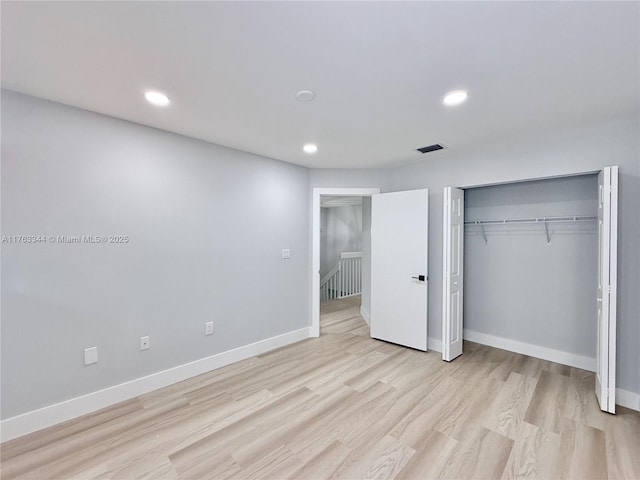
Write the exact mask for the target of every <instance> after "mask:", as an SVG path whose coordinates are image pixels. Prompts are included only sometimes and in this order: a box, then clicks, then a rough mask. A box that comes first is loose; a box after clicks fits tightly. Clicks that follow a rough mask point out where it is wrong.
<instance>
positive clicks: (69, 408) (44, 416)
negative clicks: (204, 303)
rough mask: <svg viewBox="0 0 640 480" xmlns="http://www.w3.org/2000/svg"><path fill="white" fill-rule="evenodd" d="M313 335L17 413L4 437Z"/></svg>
mask: <svg viewBox="0 0 640 480" xmlns="http://www.w3.org/2000/svg"><path fill="white" fill-rule="evenodd" d="M310 336H311V328H310V327H305V328H301V329H300V330H294V331H292V332H288V333H284V334H282V335H277V336H275V337H271V338H267V339H265V340H260V341H258V342H255V343H251V344H249V345H244V346H242V347H238V348H234V349H233V350H228V351H226V352H222V353H218V354H216V355H212V356H210V357H206V358H202V359H200V360H196V361H193V362H190V363H185V364H184V365H179V366H177V367H173V368H170V369H168V370H164V371H162V372H157V373H153V374H151V375H148V376H146V377H141V378H137V379H135V380H131V381H129V382H125V383H121V384H119V385H114V386H112V387H108V388H105V389H103V390H98V391H97V392H92V393H88V394H86V395H82V396H80V397H76V398H72V399H70V400H65V401H64V402H60V403H56V404H54V405H49V406H47V407H44V408H40V409H38V410H33V411H31V412H27V413H23V414H21V415H16V416H15V417H11V418H7V419H5V420H2V421H1V422H0V439H1V441H3V442H4V441H7V440H11V439H12V438H16V437H20V436H22V435H26V434H27V433H31V432H35V431H36V430H41V429H43V428H46V427H50V426H51V425H55V424H57V423H60V422H64V421H66V420H70V419H72V418H76V417H79V416H81V415H85V414H87V413H91V412H95V411H96V410H100V409H101V408H105V407H108V406H110V405H113V404H115V403H118V402H122V401H124V400H128V399H130V398H134V397H137V396H138V395H143V394H145V393H148V392H151V391H153V390H157V389H159V388H163V387H166V386H168V385H172V384H174V383H176V382H180V381H182V380H186V379H188V378H191V377H195V376H196V375H201V374H203V373H206V372H209V371H211V370H215V369H216V368H220V367H224V366H225V365H229V364H231V363H235V362H238V361H240V360H244V359H246V358H250V357H253V356H256V355H260V354H262V353H265V352H268V351H270V350H274V349H276V348H280V347H284V346H285V345H289V344H291V343H295V342H299V341H300V340H304V339H305V338H309V337H310Z"/></svg>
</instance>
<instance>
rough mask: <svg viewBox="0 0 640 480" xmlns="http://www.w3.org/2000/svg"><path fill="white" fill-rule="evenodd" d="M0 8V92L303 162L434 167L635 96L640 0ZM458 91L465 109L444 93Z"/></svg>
mask: <svg viewBox="0 0 640 480" xmlns="http://www.w3.org/2000/svg"><path fill="white" fill-rule="evenodd" d="M1 8H2V85H3V87H5V88H8V89H11V90H16V91H19V92H23V93H27V94H30V95H35V96H38V97H43V98H47V99H51V100H55V101H59V102H63V103H67V104H70V105H74V106H77V107H81V108H85V109H88V110H93V111H96V112H100V113H104V114H107V115H112V116H115V117H119V118H124V119H127V120H131V121H134V122H139V123H142V124H145V125H150V126H153V127H157V128H161V129H165V130H169V131H172V132H177V133H181V134H184V135H188V136H191V137H195V138H200V139H204V140H208V141H211V142H214V143H218V144H221V145H226V146H230V147H234V148H238V149H241V150H246V151H249V152H253V153H257V154H260V155H264V156H267V157H272V158H276V159H280V160H284V161H287V162H291V163H296V164H300V165H305V166H313V167H376V166H389V165H394V164H399V163H407V162H413V161H428V160H429V158H434V156H437V155H450V154H451V153H453V152H455V151H456V150H459V149H462V148H469V147H473V146H475V145H481V144H482V143H485V142H494V141H499V140H500V139H503V138H505V137H512V136H515V135H521V134H530V133H532V132H534V133H535V132H538V131H544V130H550V129H557V128H564V127H567V126H568V125H576V124H580V123H587V122H593V121H598V120H599V119H600V118H603V117H612V116H617V115H625V114H629V113H631V112H637V111H638V108H639V105H640V78H639V71H640V29H639V14H640V4H639V3H638V2H602V3H600V2H472V3H466V2H425V3H420V2H408V3H405V2H387V3H384V2H354V3H351V2H324V3H323V2H256V3H253V2H215V3H214V2H78V3H75V2H73V3H71V2H69V3H68V2H42V3H40V2H6V1H3V2H2V7H1ZM458 88H464V89H468V91H469V100H468V101H467V103H466V104H464V105H461V106H459V107H456V108H450V107H449V108H447V107H445V106H444V105H442V103H441V99H442V96H443V94H444V93H445V92H447V91H449V90H452V89H458ZM147 89H159V90H162V91H164V92H166V93H167V94H168V95H169V96H170V97H171V100H172V103H171V106H170V107H167V108H164V109H159V108H157V107H152V106H151V105H149V104H147V103H146V102H145V100H144V98H143V95H142V93H143V92H144V91H145V90H147ZM301 89H310V90H313V91H314V92H315V93H316V95H317V96H316V99H315V100H314V101H313V102H310V103H302V102H299V101H297V100H296V99H295V93H296V92H297V91H298V90H301ZM306 142H315V143H317V144H318V146H319V151H318V153H317V154H315V155H313V156H311V155H307V154H305V153H303V152H302V150H301V147H302V145H303V144H304V143H306ZM432 143H441V144H443V145H445V146H446V147H447V150H442V151H440V152H435V153H429V154H425V155H424V156H421V154H419V153H417V152H415V150H414V149H415V148H418V147H422V146H425V145H429V144H432Z"/></svg>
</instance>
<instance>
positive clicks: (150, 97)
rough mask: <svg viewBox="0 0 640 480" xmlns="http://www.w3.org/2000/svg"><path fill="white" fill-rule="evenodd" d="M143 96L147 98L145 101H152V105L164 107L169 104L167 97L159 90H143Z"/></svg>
mask: <svg viewBox="0 0 640 480" xmlns="http://www.w3.org/2000/svg"><path fill="white" fill-rule="evenodd" d="M144 98H146V99H147V102H149V103H152V104H153V105H156V106H158V107H166V106H167V105H169V97H167V96H166V95H165V94H164V93H161V92H156V91H148V92H145V94H144Z"/></svg>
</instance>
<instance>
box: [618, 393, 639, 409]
mask: <svg viewBox="0 0 640 480" xmlns="http://www.w3.org/2000/svg"><path fill="white" fill-rule="evenodd" d="M616 405H620V406H621V407H627V408H630V409H631V410H636V411H638V412H640V393H635V392H630V391H629V390H623V389H621V388H616Z"/></svg>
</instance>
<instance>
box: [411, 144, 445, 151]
mask: <svg viewBox="0 0 640 480" xmlns="http://www.w3.org/2000/svg"><path fill="white" fill-rule="evenodd" d="M443 148H444V147H443V146H442V145H438V144H437V143H434V144H433V145H429V146H427V147H422V148H418V149H416V150H418V151H419V152H420V153H427V152H435V151H436V150H442V149H443Z"/></svg>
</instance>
